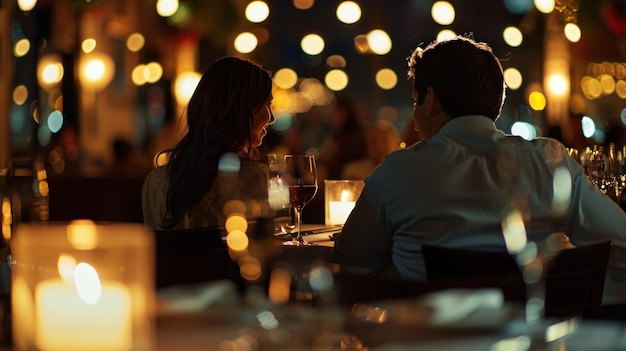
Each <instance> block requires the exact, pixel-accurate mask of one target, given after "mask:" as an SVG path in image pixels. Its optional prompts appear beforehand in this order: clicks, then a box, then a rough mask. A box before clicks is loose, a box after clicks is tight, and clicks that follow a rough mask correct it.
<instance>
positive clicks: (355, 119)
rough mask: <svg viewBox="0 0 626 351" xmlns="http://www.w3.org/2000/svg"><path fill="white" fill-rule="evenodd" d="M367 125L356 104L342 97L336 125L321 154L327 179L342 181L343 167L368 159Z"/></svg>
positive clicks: (335, 113) (339, 101)
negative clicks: (349, 163)
mask: <svg viewBox="0 0 626 351" xmlns="http://www.w3.org/2000/svg"><path fill="white" fill-rule="evenodd" d="M366 127H367V125H366V124H365V119H364V118H363V117H362V116H361V115H360V114H359V110H358V108H357V104H356V102H355V101H354V100H353V99H351V98H348V97H345V96H342V97H339V98H338V99H337V105H336V107H335V112H334V125H333V130H332V131H331V135H330V137H329V138H328V139H327V140H326V141H325V142H324V144H323V145H322V148H321V152H320V163H321V164H322V166H325V167H326V170H327V171H326V179H341V171H342V169H343V167H344V166H345V165H346V164H347V163H348V162H351V161H354V160H358V159H361V158H364V157H367V131H366Z"/></svg>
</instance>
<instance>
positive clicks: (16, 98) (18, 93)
mask: <svg viewBox="0 0 626 351" xmlns="http://www.w3.org/2000/svg"><path fill="white" fill-rule="evenodd" d="M27 99H28V89H27V88H26V86H25V85H18V86H16V87H15V89H13V102H14V103H15V104H16V105H22V104H24V103H25V102H26V100H27Z"/></svg>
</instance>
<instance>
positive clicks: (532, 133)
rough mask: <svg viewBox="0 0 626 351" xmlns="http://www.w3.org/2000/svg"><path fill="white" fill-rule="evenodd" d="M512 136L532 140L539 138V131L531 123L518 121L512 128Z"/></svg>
mask: <svg viewBox="0 0 626 351" xmlns="http://www.w3.org/2000/svg"><path fill="white" fill-rule="evenodd" d="M511 134H513V135H517V136H519V137H522V138H524V139H526V140H532V139H534V138H536V137H537V129H535V127H534V126H533V125H532V124H530V123H527V122H520V121H517V122H515V123H513V125H512V126H511Z"/></svg>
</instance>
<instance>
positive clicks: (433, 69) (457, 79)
mask: <svg viewBox="0 0 626 351" xmlns="http://www.w3.org/2000/svg"><path fill="white" fill-rule="evenodd" d="M408 64H409V72H408V76H409V78H412V79H413V84H414V89H415V92H416V93H417V97H416V98H417V103H418V104H419V105H421V104H422V103H424V98H425V96H426V91H427V89H428V87H431V88H432V89H433V91H434V92H435V94H436V95H437V98H438V99H439V101H440V103H441V105H442V107H443V109H444V111H445V112H446V113H447V114H448V115H449V116H450V117H451V118H455V117H458V116H464V115H482V116H487V117H489V118H491V119H492V120H494V121H495V120H496V119H497V118H498V116H499V115H500V111H501V109H502V104H503V102H504V96H505V87H504V77H503V73H502V65H501V64H500V61H499V60H498V58H497V57H496V56H495V55H494V54H493V51H492V50H491V48H490V47H489V45H487V44H485V43H480V42H476V41H474V40H473V39H471V38H469V37H465V36H457V37H454V38H452V39H449V40H444V41H440V42H433V43H431V44H430V45H428V46H427V47H426V48H425V49H422V48H419V47H418V48H417V49H415V50H414V51H413V53H412V55H411V57H409V59H408Z"/></svg>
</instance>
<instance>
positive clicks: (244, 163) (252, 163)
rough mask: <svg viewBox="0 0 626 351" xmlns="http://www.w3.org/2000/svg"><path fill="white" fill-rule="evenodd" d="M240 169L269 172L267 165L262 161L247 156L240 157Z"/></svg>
mask: <svg viewBox="0 0 626 351" xmlns="http://www.w3.org/2000/svg"><path fill="white" fill-rule="evenodd" d="M241 170H245V171H256V172H259V173H265V172H269V167H268V166H267V165H266V164H264V163H263V162H260V161H256V160H252V159H249V158H243V159H241V168H240V171H241Z"/></svg>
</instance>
